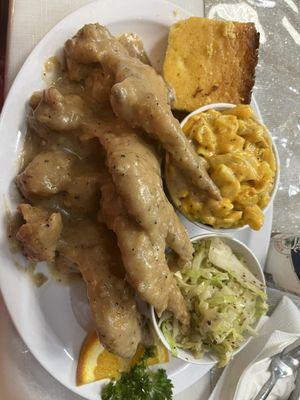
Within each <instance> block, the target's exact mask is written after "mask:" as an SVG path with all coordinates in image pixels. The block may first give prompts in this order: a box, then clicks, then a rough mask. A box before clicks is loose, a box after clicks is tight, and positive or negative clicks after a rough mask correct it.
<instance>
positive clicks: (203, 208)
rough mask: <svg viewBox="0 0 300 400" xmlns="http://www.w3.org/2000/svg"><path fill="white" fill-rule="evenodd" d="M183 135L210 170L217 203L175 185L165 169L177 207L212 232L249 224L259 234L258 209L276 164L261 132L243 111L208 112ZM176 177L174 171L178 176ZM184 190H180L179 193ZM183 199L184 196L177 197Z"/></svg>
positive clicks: (194, 120) (170, 172) (238, 108)
mask: <svg viewBox="0 0 300 400" xmlns="http://www.w3.org/2000/svg"><path fill="white" fill-rule="evenodd" d="M183 131H184V133H185V134H186V136H188V137H189V138H190V139H191V141H192V143H193V144H194V146H195V149H196V151H197V152H198V154H199V155H201V156H203V157H204V158H205V159H206V161H207V162H208V165H209V174H210V176H211V178H212V179H213V180H214V182H215V183H216V185H217V186H218V187H219V189H220V192H221V194H222V200H220V201H217V200H214V199H211V198H209V197H207V196H206V195H205V194H203V195H202V196H199V195H197V194H195V193H194V191H193V189H192V188H191V187H189V185H188V184H186V183H183V180H182V177H181V179H180V189H179V187H178V186H179V185H178V183H177V184H175V183H174V182H175V180H176V172H175V170H176V168H174V167H173V166H171V165H170V163H168V164H167V168H166V178H167V184H168V189H169V192H170V194H171V197H172V198H173V200H174V202H175V204H176V206H177V207H178V208H179V209H180V210H181V211H182V212H183V214H185V215H186V216H187V217H188V218H189V219H192V220H196V221H199V222H202V223H204V224H208V225H211V226H213V227H214V228H221V227H222V228H234V227H239V226H243V225H246V224H249V225H250V227H251V228H252V229H256V230H258V229H260V228H261V226H262V225H263V221H264V215H263V212H262V209H263V208H264V207H265V206H266V205H267V204H268V202H269V200H270V193H271V191H272V189H273V185H274V180H275V174H276V161H275V157H274V153H273V149H272V143H271V141H270V138H269V136H268V134H267V132H266V129H265V127H264V126H263V125H262V124H260V123H259V122H258V121H257V120H256V118H255V117H254V115H253V112H252V109H251V107H250V106H248V105H238V106H236V107H235V108H232V109H227V110H225V111H221V112H219V111H216V110H208V111H206V112H203V113H199V114H196V115H194V116H192V117H191V118H189V120H188V121H187V123H186V124H185V126H184V127H183ZM177 173H178V171H177ZM182 186H184V187H182ZM183 193H184V195H182V194H183Z"/></svg>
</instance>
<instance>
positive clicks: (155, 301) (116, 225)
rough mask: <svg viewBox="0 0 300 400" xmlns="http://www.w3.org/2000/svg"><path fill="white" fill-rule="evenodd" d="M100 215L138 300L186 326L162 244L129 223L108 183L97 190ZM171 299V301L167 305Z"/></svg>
mask: <svg viewBox="0 0 300 400" xmlns="http://www.w3.org/2000/svg"><path fill="white" fill-rule="evenodd" d="M101 192H102V197H101V211H102V215H103V218H104V221H105V223H106V224H107V226H108V227H109V228H110V229H112V230H113V231H114V232H115V234H116V236H117V239H118V245H119V248H120V250H121V254H122V259H123V263H124V267H125V269H126V273H127V279H128V280H129V282H130V284H131V285H132V286H133V287H134V288H135V289H136V291H137V292H138V294H139V295H140V297H141V298H142V299H143V300H144V301H146V302H147V303H149V304H152V305H153V306H154V307H155V309H156V311H157V313H158V314H161V313H162V312H163V311H164V310H165V309H167V308H169V309H170V310H172V311H173V312H174V315H175V316H176V318H178V319H179V320H180V321H181V322H182V323H184V324H187V323H188V322H189V315H188V312H187V309H186V304H185V301H184V299H183V297H182V294H181V292H180V290H179V288H178V287H177V284H176V283H175V280H174V277H173V275H172V273H171V272H170V270H169V268H168V265H167V262H166V258H165V242H164V240H163V239H162V238H161V237H160V236H159V237H157V238H156V240H155V241H154V240H153V238H151V237H150V236H149V234H148V233H147V232H146V231H145V230H144V229H143V228H142V227H141V226H139V225H138V224H137V223H136V222H135V221H134V220H133V219H131V218H130V217H129V216H128V214H127V212H126V210H125V208H124V205H123V202H122V199H121V198H120V197H119V196H118V195H117V193H116V190H115V186H114V184H113V182H112V181H110V182H108V183H107V184H105V185H103V186H102V188H101ZM171 299H175V302H174V304H175V303H176V307H174V306H173V304H171Z"/></svg>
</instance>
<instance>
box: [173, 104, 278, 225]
mask: <svg viewBox="0 0 300 400" xmlns="http://www.w3.org/2000/svg"><path fill="white" fill-rule="evenodd" d="M234 107H236V105H235V104H230V103H213V104H207V105H206V106H203V107H200V108H198V109H197V110H195V111H193V112H191V113H190V114H189V115H187V116H186V117H185V118H184V119H183V120H182V122H181V123H180V126H181V127H182V128H183V127H184V125H185V124H186V123H187V121H188V119H189V118H190V117H191V116H193V115H195V114H199V113H201V112H204V111H207V110H211V109H214V110H217V111H222V110H226V109H230V108H234ZM252 108H253V110H254V113H255V115H256V117H257V118H258V120H259V122H261V123H263V121H262V117H261V114H260V112H259V110H258V107H257V105H256V103H255V102H254V103H253V107H252ZM267 133H268V135H269V137H270V139H271V143H272V149H273V153H274V156H275V160H276V176H275V182H274V186H273V189H272V193H271V196H270V200H269V203H268V204H267V205H266V207H265V208H264V209H263V213H264V214H266V212H267V210H268V208H269V207H270V205H271V204H272V202H273V200H274V197H275V195H276V193H277V190H278V186H279V179H280V172H279V167H280V163H279V155H278V150H277V147H276V144H275V142H274V140H273V138H272V135H271V134H270V133H269V131H268V130H267ZM178 212H179V213H181V211H180V210H178ZM181 214H182V213H181ZM182 215H183V216H184V217H185V218H188V217H187V216H186V215H184V214H182ZM188 220H189V221H190V222H192V223H193V224H195V225H197V226H199V227H200V228H202V229H205V230H207V231H210V232H216V233H232V232H237V231H241V230H243V229H246V228H249V225H243V226H240V227H236V228H213V227H212V226H210V225H206V224H202V223H201V222H198V221H194V220H192V219H189V218H188Z"/></svg>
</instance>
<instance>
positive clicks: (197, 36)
mask: <svg viewBox="0 0 300 400" xmlns="http://www.w3.org/2000/svg"><path fill="white" fill-rule="evenodd" d="M258 46H259V33H257V32H256V29H255V25H254V24H253V23H240V22H228V21H218V20H210V19H207V18H199V17H192V18H189V19H187V20H184V21H179V22H178V23H176V24H175V25H173V26H172V27H171V29H170V34H169V41H168V49H167V52H166V57H165V62H164V67H163V74H164V78H165V80H166V81H167V83H168V84H169V85H170V86H171V87H172V88H173V89H174V91H175V93H176V101H175V104H174V108H175V109H179V110H185V111H189V112H190V111H193V110H195V109H196V108H198V107H200V106H202V105H204V104H209V103H218V102H227V103H235V104H239V103H249V102H250V100H251V92H252V87H253V85H254V79H255V66H256V64H257V60H258Z"/></svg>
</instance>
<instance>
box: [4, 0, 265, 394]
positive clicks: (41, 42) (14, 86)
mask: <svg viewBox="0 0 300 400" xmlns="http://www.w3.org/2000/svg"><path fill="white" fill-rule="evenodd" d="M119 1H121V0H119ZM131 1H133V2H137V0H131ZM144 1H145V2H146V3H147V4H150V3H153V4H155V3H156V4H158V3H161V4H164V5H165V7H169V8H170V10H172V9H173V10H174V9H176V10H178V12H179V13H180V14H182V15H184V16H185V17H186V18H188V17H189V16H192V14H191V13H190V12H189V11H187V10H185V9H184V8H183V7H181V6H179V5H177V4H174V3H172V2H170V1H168V0H144ZM104 2H105V3H111V4H114V3H115V2H114V3H113V0H104V1H103V0H94V1H93V2H91V3H88V4H85V5H83V6H81V7H79V8H77V9H76V10H74V11H72V12H71V13H69V14H67V15H66V16H65V17H64V18H62V19H61V20H60V21H59V22H58V23H57V24H55V25H54V26H53V27H52V28H51V29H50V30H49V31H48V32H47V33H46V34H45V35H44V36H43V37H42V38H41V39H40V40H39V42H38V43H37V44H36V46H35V47H34V48H33V49H32V51H31V52H30V53H29V55H28V56H27V58H26V60H25V61H24V63H23V64H22V66H21V68H20V70H19V71H18V73H17V75H16V77H15V79H14V81H13V83H12V85H11V86H10V89H9V91H8V93H7V95H6V99H5V102H4V105H3V108H2V112H1V115H0V131H1V130H2V129H3V125H4V122H5V115H6V113H7V112H9V110H10V102H11V99H13V98H14V97H15V96H16V95H17V93H16V89H17V88H18V85H19V84H20V83H22V82H23V80H24V79H26V77H25V76H24V72H25V71H26V68H27V66H28V65H31V64H32V62H33V61H34V59H35V57H36V55H37V53H38V52H39V50H40V49H41V48H42V47H43V45H44V42H47V40H48V38H49V37H51V36H52V35H53V34H54V33H55V32H56V31H57V30H59V29H60V27H62V26H63V25H64V23H65V22H66V21H69V20H71V19H72V18H74V17H76V15H78V14H79V13H80V12H81V11H82V10H83V9H88V8H92V7H93V6H95V5H96V4H97V5H100V4H103V3H104ZM138 2H139V3H141V0H138ZM199 7H200V8H201V4H200V5H199ZM99 19H100V18H99ZM150 19H151V18H150ZM121 20H122V18H119V19H118V20H117V21H121ZM60 48H61V47H59V49H60ZM254 101H255V100H254ZM257 109H258V111H259V108H258V107H257ZM270 210H272V206H271V207H270ZM270 215H271V220H272V214H271V213H270ZM268 243H269V241H268ZM268 243H266V247H267V245H268ZM3 273H4V272H2V273H0V276H2V274H3ZM0 290H1V292H2V295H3V299H4V303H5V306H6V308H7V310H8V312H9V315H10V318H11V320H12V322H13V324H14V326H15V328H16V330H17V332H18V334H19V335H20V337H21V338H22V340H23V341H24V343H25V344H26V346H27V347H28V349H29V350H30V352H31V353H32V355H33V356H34V357H35V359H36V360H37V361H38V362H39V364H40V365H41V366H42V367H43V368H44V369H45V370H46V371H47V372H48V373H49V374H50V375H51V376H52V377H54V378H55V379H56V380H57V381H58V382H59V383H61V384H62V385H63V386H64V387H65V388H67V389H68V390H70V391H72V392H73V393H76V394H78V395H80V396H83V397H85V398H87V399H90V398H91V397H88V395H87V394H84V393H82V391H80V390H79V388H80V386H79V387H77V386H76V385H75V382H74V385H73V386H70V385H68V384H67V383H66V382H65V381H64V380H63V379H60V375H59V373H55V371H53V370H52V369H51V368H49V367H48V366H47V362H46V360H45V359H43V357H40V356H39V354H38V352H37V351H35V350H34V347H32V345H31V344H30V345H29V342H28V341H27V337H24V336H23V333H22V327H21V326H20V325H19V323H18V321H17V318H16V316H15V314H14V312H13V311H12V307H11V306H10V301H9V300H7V296H6V290H5V288H4V282H3V279H0ZM185 369H186V368H185ZM179 374H180V373H179ZM193 383H194V382H193ZM92 384H93V383H92ZM92 384H90V385H92ZM86 386H88V385H86ZM77 389H78V390H77ZM185 389H186V387H184V388H183V389H182V390H185ZM182 390H179V391H177V392H176V393H179V392H181V391H182Z"/></svg>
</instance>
